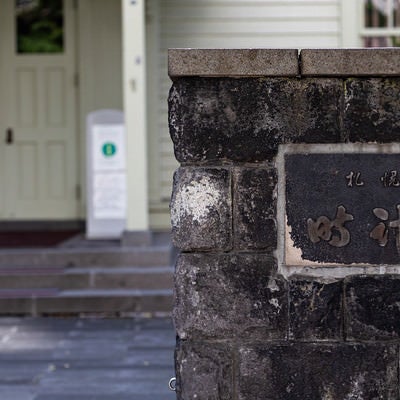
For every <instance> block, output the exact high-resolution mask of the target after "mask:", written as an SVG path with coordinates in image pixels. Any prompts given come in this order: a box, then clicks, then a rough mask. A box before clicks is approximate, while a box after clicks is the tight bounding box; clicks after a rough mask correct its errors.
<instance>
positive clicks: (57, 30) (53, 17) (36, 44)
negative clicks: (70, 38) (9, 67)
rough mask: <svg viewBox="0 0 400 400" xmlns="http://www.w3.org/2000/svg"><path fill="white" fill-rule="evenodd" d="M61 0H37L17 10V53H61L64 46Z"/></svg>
mask: <svg viewBox="0 0 400 400" xmlns="http://www.w3.org/2000/svg"><path fill="white" fill-rule="evenodd" d="M63 25H64V20H63V1H62V0H39V1H38V2H37V5H36V6H35V7H30V8H27V9H25V10H24V9H22V10H20V11H19V12H18V10H17V33H18V35H17V46H18V53H61V52H63V48H64V27H63Z"/></svg>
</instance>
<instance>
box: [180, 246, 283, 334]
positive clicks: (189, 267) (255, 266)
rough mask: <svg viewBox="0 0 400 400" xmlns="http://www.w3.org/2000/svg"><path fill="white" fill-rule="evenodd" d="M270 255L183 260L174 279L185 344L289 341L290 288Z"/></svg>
mask: <svg viewBox="0 0 400 400" xmlns="http://www.w3.org/2000/svg"><path fill="white" fill-rule="evenodd" d="M275 269H276V265H275V260H274V258H273V257H272V256H270V255H266V254H260V253H258V254H237V255H234V254H182V255H181V256H180V257H179V259H178V262H177V268H176V273H175V294H176V297H175V309H174V313H173V315H174V320H175V327H176V330H177V333H178V335H179V337H180V338H182V339H186V338H219V339H226V338H233V337H241V338H243V337H244V338H247V337H248V335H249V334H251V337H252V339H256V338H260V339H262V340H264V339H269V338H280V339H283V338H286V336H287V285H286V282H284V281H282V280H279V279H278V278H277V277H275V276H274V272H275Z"/></svg>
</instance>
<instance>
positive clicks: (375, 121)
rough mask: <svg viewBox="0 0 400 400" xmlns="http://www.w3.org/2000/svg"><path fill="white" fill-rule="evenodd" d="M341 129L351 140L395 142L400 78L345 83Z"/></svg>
mask: <svg viewBox="0 0 400 400" xmlns="http://www.w3.org/2000/svg"><path fill="white" fill-rule="evenodd" d="M345 85H346V90H345V114H344V129H345V132H346V135H347V136H348V138H349V140H350V141H351V142H375V141H376V142H378V143H387V142H395V141H398V140H399V138H400V101H399V99H400V79H399V78H390V79H383V78H375V79H349V80H347V81H346V82H345Z"/></svg>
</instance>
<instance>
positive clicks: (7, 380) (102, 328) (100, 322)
mask: <svg viewBox="0 0 400 400" xmlns="http://www.w3.org/2000/svg"><path fill="white" fill-rule="evenodd" d="M174 342H175V337H174V331H173V328H172V324H171V321H170V319H166V318H156V319H150V318H147V319H146V318H138V319H88V318H85V319H77V318H66V319H60V318H0V399H1V400H128V399H129V400H139V399H140V400H173V399H175V394H174V393H173V392H171V391H169V389H168V381H169V379H170V378H171V377H173V376H174V370H173V348H174Z"/></svg>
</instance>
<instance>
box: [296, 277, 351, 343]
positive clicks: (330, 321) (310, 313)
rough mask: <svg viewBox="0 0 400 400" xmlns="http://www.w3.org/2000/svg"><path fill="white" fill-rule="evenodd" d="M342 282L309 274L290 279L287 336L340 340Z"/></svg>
mask: <svg viewBox="0 0 400 400" xmlns="http://www.w3.org/2000/svg"><path fill="white" fill-rule="evenodd" d="M342 292H343V282H342V281H336V282H330V283H324V282H318V281H317V280H312V279H311V278H310V277H308V278H306V277H297V278H292V279H291V280H290V282H289V337H290V339H296V340H307V341H311V340H340V339H341V337H342V331H341V320H342V313H341V312H342Z"/></svg>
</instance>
